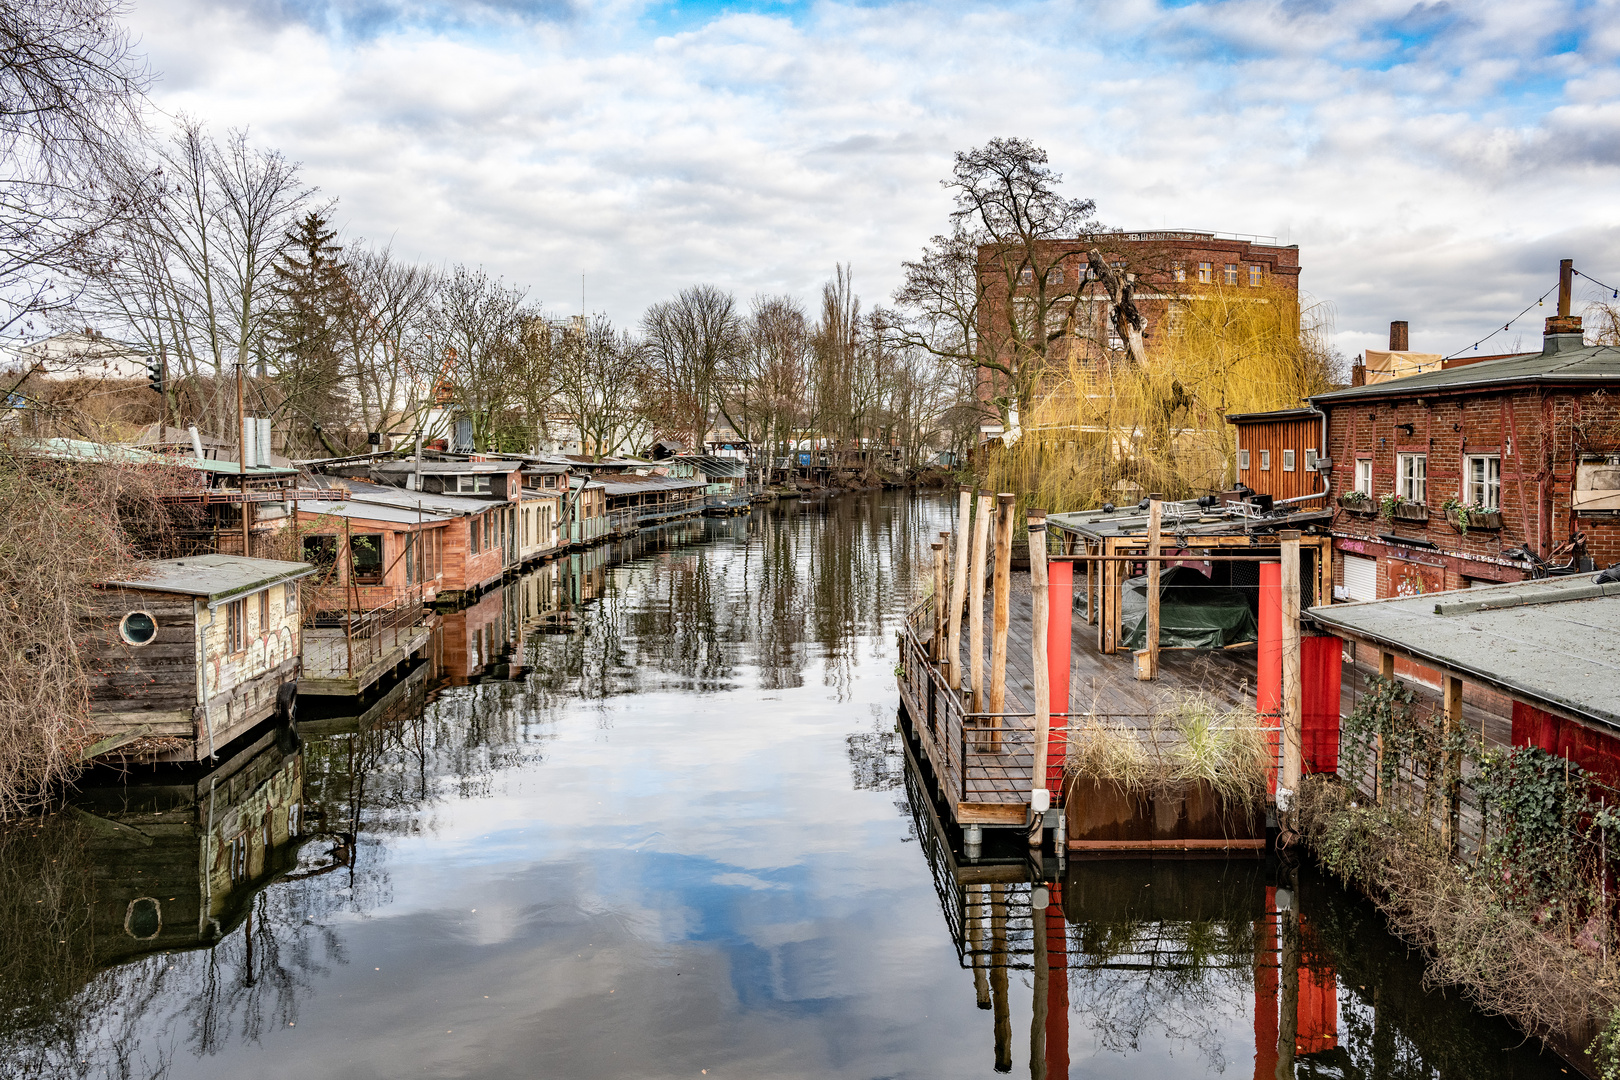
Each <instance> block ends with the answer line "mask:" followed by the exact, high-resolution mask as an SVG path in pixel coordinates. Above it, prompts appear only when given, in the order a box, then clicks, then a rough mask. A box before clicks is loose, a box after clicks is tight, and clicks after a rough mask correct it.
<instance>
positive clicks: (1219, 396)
mask: <svg viewBox="0 0 1620 1080" xmlns="http://www.w3.org/2000/svg"><path fill="white" fill-rule="evenodd" d="M1329 318H1330V312H1329V311H1328V309H1327V308H1326V307H1325V306H1324V305H1322V304H1312V305H1302V304H1301V303H1300V300H1299V297H1298V296H1297V295H1296V294H1294V293H1292V292H1289V291H1287V290H1283V289H1252V288H1247V289H1245V288H1223V287H1220V286H1215V287H1204V288H1200V289H1199V290H1198V291H1197V292H1195V293H1192V294H1190V295H1186V296H1183V297H1180V298H1178V299H1176V300H1173V301H1171V303H1170V306H1169V308H1168V309H1167V310H1166V312H1165V313H1164V316H1163V318H1162V320H1161V323H1160V327H1159V333H1157V334H1155V335H1154V338H1153V339H1152V340H1151V341H1149V343H1148V348H1147V352H1146V356H1145V358H1144V360H1143V362H1141V363H1131V362H1129V361H1128V360H1126V359H1124V358H1123V355H1122V354H1121V353H1120V352H1118V351H1114V352H1109V351H1108V350H1106V349H1104V348H1101V347H1100V345H1099V342H1098V341H1096V340H1094V339H1092V338H1091V337H1090V336H1088V335H1085V334H1071V335H1069V336H1068V337H1067V338H1066V341H1067V344H1068V347H1067V349H1066V350H1062V355H1061V356H1060V357H1059V358H1057V359H1055V360H1054V362H1053V363H1051V364H1050V365H1049V366H1048V368H1047V370H1046V371H1045V372H1043V373H1042V376H1041V378H1040V380H1039V383H1038V385H1037V388H1036V392H1035V397H1034V408H1033V409H1032V410H1031V415H1030V417H1029V419H1028V421H1026V422H1025V424H1024V426H1023V428H1022V430H1021V431H1020V432H1019V435H1018V437H1017V439H1016V441H1014V442H1013V443H1012V445H1010V446H1002V447H999V448H994V449H992V450H991V452H990V453H988V454H987V455H986V462H985V465H984V468H985V469H986V470H987V472H988V476H987V477H986V479H987V481H988V482H989V483H990V484H991V485H992V486H993V487H994V488H995V489H996V490H998V491H1016V492H1019V493H1020V494H1021V495H1023V496H1024V497H1025V498H1026V499H1027V500H1028V501H1029V504H1030V505H1036V506H1042V507H1045V508H1047V509H1050V510H1053V511H1059V512H1061V511H1065V510H1085V509H1090V508H1093V507H1096V506H1099V505H1101V504H1102V503H1104V502H1115V503H1123V502H1127V501H1128V502H1132V503H1134V502H1135V501H1136V500H1137V499H1138V498H1140V497H1141V496H1142V495H1144V494H1148V493H1153V492H1158V493H1162V494H1163V495H1164V496H1165V497H1166V498H1171V499H1175V498H1187V497H1193V496H1197V495H1200V494H1204V493H1208V492H1212V491H1219V490H1222V489H1224V488H1226V487H1227V486H1228V485H1229V484H1230V482H1231V479H1232V476H1233V472H1232V467H1233V464H1234V462H1235V460H1236V456H1237V446H1236V432H1235V429H1234V428H1233V427H1232V425H1230V424H1228V423H1226V420H1225V418H1226V416H1227V415H1228V414H1231V413H1243V412H1262V411H1265V410H1269V409H1283V408H1294V407H1297V406H1299V405H1300V404H1301V402H1302V399H1303V398H1305V397H1306V396H1307V395H1310V394H1313V393H1318V392H1320V391H1323V390H1326V389H1327V388H1328V386H1329V385H1330V380H1331V378H1332V376H1333V369H1334V362H1335V355H1334V353H1333V351H1332V350H1331V348H1330V347H1329V346H1328V344H1327V340H1326V339H1327V333H1328V331H1329V330H1330V323H1329Z"/></svg>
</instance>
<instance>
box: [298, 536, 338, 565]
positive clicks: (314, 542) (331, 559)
mask: <svg viewBox="0 0 1620 1080" xmlns="http://www.w3.org/2000/svg"><path fill="white" fill-rule="evenodd" d="M337 553H338V538H337V537H335V536H306V537H304V561H305V562H307V563H314V564H315V565H316V566H318V567H320V568H321V569H323V570H324V569H327V568H329V567H331V566H333V565H335V564H336V563H337Z"/></svg>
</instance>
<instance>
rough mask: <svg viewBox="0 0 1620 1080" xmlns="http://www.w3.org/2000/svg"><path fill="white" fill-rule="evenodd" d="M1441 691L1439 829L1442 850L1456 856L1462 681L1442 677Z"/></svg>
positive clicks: (1459, 810) (1460, 761) (1460, 755)
mask: <svg viewBox="0 0 1620 1080" xmlns="http://www.w3.org/2000/svg"><path fill="white" fill-rule="evenodd" d="M1441 678H1442V680H1443V685H1442V690H1443V691H1444V699H1443V704H1444V712H1445V716H1444V722H1445V741H1444V744H1443V745H1444V746H1445V748H1446V750H1445V758H1444V764H1443V765H1442V770H1443V778H1442V779H1441V782H1440V790H1441V792H1442V794H1443V795H1444V797H1445V804H1446V807H1445V816H1444V819H1443V821H1442V823H1441V827H1440V839H1441V841H1442V842H1443V843H1444V844H1445V845H1446V850H1447V851H1450V852H1451V853H1452V854H1454V855H1455V854H1456V853H1457V823H1458V818H1459V816H1460V813H1461V809H1462V807H1461V804H1460V802H1459V799H1458V792H1459V788H1460V780H1461V776H1460V773H1461V772H1462V750H1461V748H1459V747H1458V746H1457V737H1458V735H1459V734H1460V733H1461V731H1462V680H1461V679H1459V678H1457V677H1455V676H1453V675H1444V676H1442V677H1441Z"/></svg>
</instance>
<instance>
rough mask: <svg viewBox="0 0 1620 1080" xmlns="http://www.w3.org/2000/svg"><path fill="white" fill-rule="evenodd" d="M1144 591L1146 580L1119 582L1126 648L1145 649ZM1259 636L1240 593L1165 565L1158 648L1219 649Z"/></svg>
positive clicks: (1190, 571) (1195, 572) (1195, 573)
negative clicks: (1122, 585)
mask: <svg viewBox="0 0 1620 1080" xmlns="http://www.w3.org/2000/svg"><path fill="white" fill-rule="evenodd" d="M1147 590H1148V580H1147V578H1146V577H1145V576H1143V577H1134V578H1130V579H1128V580H1127V581H1125V583H1124V587H1123V589H1122V593H1123V595H1122V597H1121V600H1120V630H1121V644H1122V645H1123V646H1124V647H1125V648H1127V649H1145V648H1147ZM1258 637H1259V624H1258V623H1257V622H1256V621H1255V617H1254V612H1253V610H1251V609H1250V607H1249V601H1248V599H1247V597H1245V596H1244V594H1243V592H1242V590H1240V589H1232V588H1228V587H1226V586H1224V585H1217V584H1215V583H1214V582H1212V581H1210V579H1209V578H1208V577H1207V576H1205V575H1204V574H1203V573H1201V572H1199V571H1198V570H1196V569H1194V568H1193V567H1190V566H1169V567H1166V568H1165V570H1164V572H1163V573H1162V574H1160V575H1159V648H1161V649H1224V648H1226V647H1227V646H1229V645H1243V644H1246V643H1248V642H1252V641H1255V640H1257V638H1258Z"/></svg>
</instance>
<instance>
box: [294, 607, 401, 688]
mask: <svg viewBox="0 0 1620 1080" xmlns="http://www.w3.org/2000/svg"><path fill="white" fill-rule="evenodd" d="M382 588H383V587H382V586H372V587H370V590H372V591H376V590H380V589H382ZM312 591H313V592H315V594H316V595H315V597H314V598H313V599H314V600H315V603H314V604H312V605H310V609H311V610H310V612H309V615H308V616H307V618H306V622H305V625H304V649H303V658H304V674H305V675H306V676H308V677H310V678H316V679H345V678H353V677H356V676H358V674H359V673H360V672H363V671H364V670H366V668H368V667H370V666H371V665H373V664H376V663H378V662H379V661H381V660H382V659H383V658H384V657H385V656H387V655H388V654H389V653H390V652H392V651H394V650H396V649H400V648H403V647H405V646H407V645H408V644H409V643H410V642H411V641H412V640H413V639H414V638H415V637H416V636H417V635H419V634H420V633H421V630H422V626H423V624H424V623H425V621H426V620H427V619H428V618H429V615H428V612H427V611H426V609H425V608H424V607H423V605H422V586H421V585H410V586H406V587H404V588H393V589H390V590H389V591H390V592H392V593H393V594H394V595H393V596H392V597H391V598H390V599H387V600H385V601H384V602H383V603H381V604H378V605H377V606H375V607H372V608H370V609H368V610H364V611H352V610H348V609H347V607H346V605H348V604H349V603H350V602H351V600H350V596H351V595H352V593H351V590H346V589H342V588H339V587H335V586H328V587H326V588H322V589H316V590H312ZM328 592H330V594H331V595H330V596H328V595H326V594H327V593H328ZM323 601H325V602H324V603H323ZM340 605H343V606H340Z"/></svg>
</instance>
